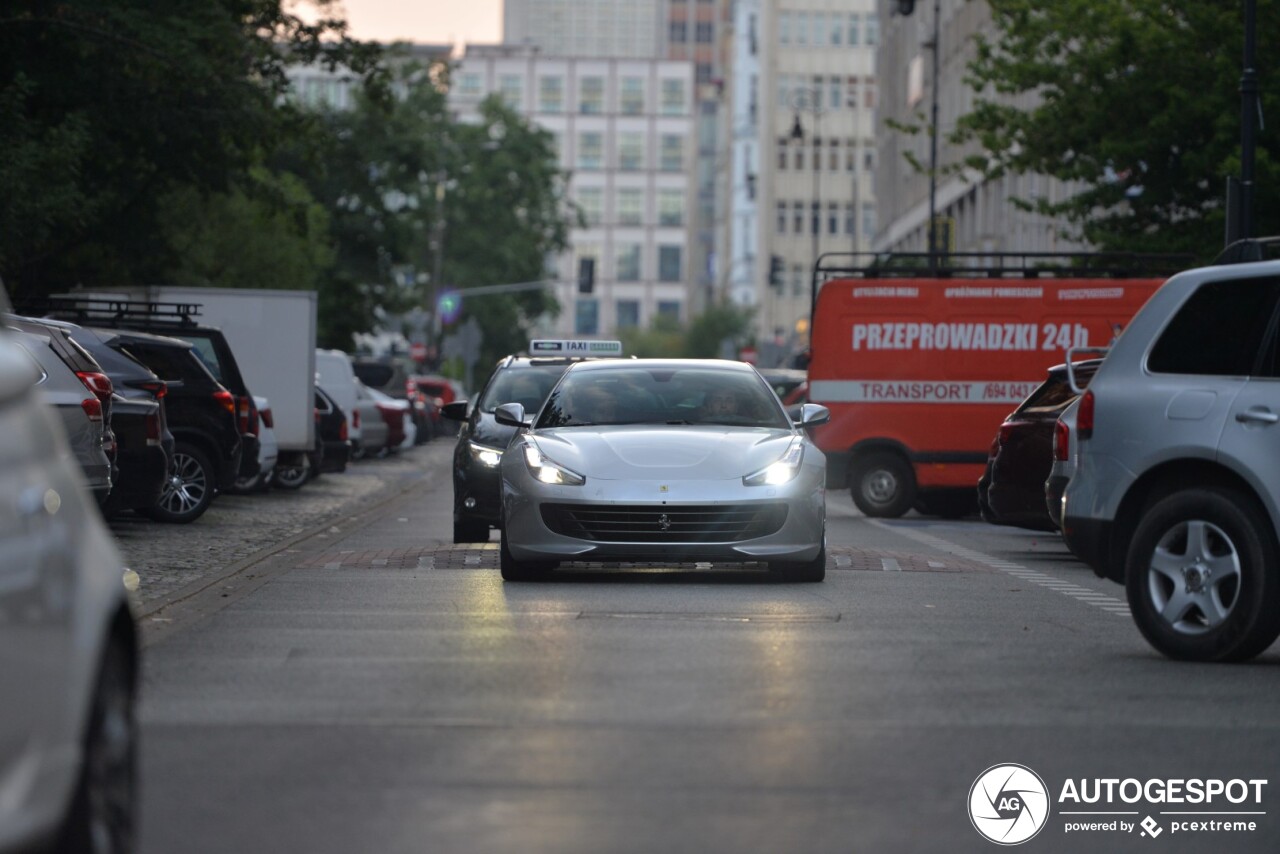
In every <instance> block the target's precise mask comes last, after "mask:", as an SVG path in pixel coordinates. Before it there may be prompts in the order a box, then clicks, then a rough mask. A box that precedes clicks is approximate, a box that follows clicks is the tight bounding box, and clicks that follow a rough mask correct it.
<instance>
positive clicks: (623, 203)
mask: <svg viewBox="0 0 1280 854" xmlns="http://www.w3.org/2000/svg"><path fill="white" fill-rule="evenodd" d="M643 222H644V196H643V194H642V193H641V191H640V190H635V189H631V188H626V189H622V190H619V191H618V225H641V224H643Z"/></svg>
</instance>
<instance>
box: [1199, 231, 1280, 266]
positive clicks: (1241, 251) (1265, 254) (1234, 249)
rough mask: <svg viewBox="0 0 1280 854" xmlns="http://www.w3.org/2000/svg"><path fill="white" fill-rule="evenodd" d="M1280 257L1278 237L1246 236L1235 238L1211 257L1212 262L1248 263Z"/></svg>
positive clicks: (1279, 239) (1279, 238)
mask: <svg viewBox="0 0 1280 854" xmlns="http://www.w3.org/2000/svg"><path fill="white" fill-rule="evenodd" d="M1277 258H1280V237H1247V238H1245V239H1244V240H1237V241H1236V242H1235V243H1232V244H1231V245H1230V246H1228V247H1227V248H1226V249H1223V250H1222V252H1221V253H1219V255H1218V257H1217V258H1215V259H1213V263H1214V264H1248V263H1249V262H1251V261H1274V260H1276V259H1277Z"/></svg>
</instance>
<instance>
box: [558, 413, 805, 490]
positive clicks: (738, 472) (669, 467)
mask: <svg viewBox="0 0 1280 854" xmlns="http://www.w3.org/2000/svg"><path fill="white" fill-rule="evenodd" d="M793 435H794V434H793V433H792V432H791V431H789V430H778V429H770V428H763V427H711V426H688V425H672V426H657V427H655V426H651V425H646V426H644V427H643V428H637V427H629V426H612V427H562V428H558V429H553V430H540V431H538V432H537V434H536V435H535V440H536V441H537V443H538V447H539V448H540V449H541V451H542V453H543V454H545V455H546V456H548V457H550V458H551V459H553V460H555V461H556V462H557V463H560V464H561V465H564V466H567V467H569V468H571V469H573V470H574V471H576V472H578V473H579V474H581V475H583V476H585V477H587V478H594V479H598V480H729V479H734V478H740V477H742V476H743V475H747V474H751V473H752V472H754V471H756V470H758V469H761V468H764V467H765V466H767V465H769V464H770V463H773V462H776V461H777V460H778V458H779V457H781V456H782V454H783V452H784V451H786V449H787V445H788V444H789V443H790V442H791V437H792V436H793Z"/></svg>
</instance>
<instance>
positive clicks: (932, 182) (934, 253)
mask: <svg viewBox="0 0 1280 854" xmlns="http://www.w3.org/2000/svg"><path fill="white" fill-rule="evenodd" d="M941 20H942V2H941V0H933V42H932V43H931V44H930V45H929V46H930V48H932V50H933V56H932V58H931V61H930V64H931V66H932V68H931V69H930V70H931V71H932V72H933V81H932V83H931V84H930V86H929V89H930V93H929V95H930V100H931V102H932V104H931V106H930V108H929V110H930V119H929V272H930V273H932V274H934V275H936V274H937V271H938V238H937V231H938V84H939V83H940V82H941V81H942V75H941V74H939V73H938V41H939V36H940V21H941Z"/></svg>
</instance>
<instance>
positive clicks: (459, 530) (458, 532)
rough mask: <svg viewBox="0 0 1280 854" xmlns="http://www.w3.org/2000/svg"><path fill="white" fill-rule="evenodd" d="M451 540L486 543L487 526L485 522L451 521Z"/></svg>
mask: <svg viewBox="0 0 1280 854" xmlns="http://www.w3.org/2000/svg"><path fill="white" fill-rule="evenodd" d="M453 542H454V543H455V544H458V543H487V542H489V526H488V524H486V523H485V522H476V521H474V520H461V521H455V522H454V523H453Z"/></svg>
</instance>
